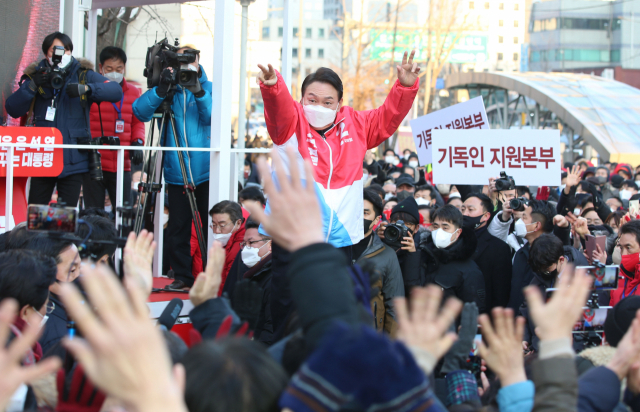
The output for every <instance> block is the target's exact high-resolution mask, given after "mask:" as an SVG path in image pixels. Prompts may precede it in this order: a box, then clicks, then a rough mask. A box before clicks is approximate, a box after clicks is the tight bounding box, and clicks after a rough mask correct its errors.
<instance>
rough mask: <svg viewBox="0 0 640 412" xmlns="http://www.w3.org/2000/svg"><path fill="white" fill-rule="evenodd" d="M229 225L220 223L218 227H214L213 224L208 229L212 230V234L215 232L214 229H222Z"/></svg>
mask: <svg viewBox="0 0 640 412" xmlns="http://www.w3.org/2000/svg"><path fill="white" fill-rule="evenodd" d="M230 224H231V223H221V224H219V225H215V224H213V223H212V224H210V225H209V227H210V228H211V230H213V231H214V232H215V231H216V229H220V230H222V229H224V228H225V227H227V226H229V225H230Z"/></svg>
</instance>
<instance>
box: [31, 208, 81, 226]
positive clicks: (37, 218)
mask: <svg viewBox="0 0 640 412" xmlns="http://www.w3.org/2000/svg"><path fill="white" fill-rule="evenodd" d="M77 227H78V209H77V208H75V207H64V204H62V203H52V204H51V206H49V205H29V206H28V208H27V230H29V231H35V232H57V233H76V229H77Z"/></svg>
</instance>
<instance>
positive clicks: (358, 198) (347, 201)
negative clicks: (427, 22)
mask: <svg viewBox="0 0 640 412" xmlns="http://www.w3.org/2000/svg"><path fill="white" fill-rule="evenodd" d="M414 54H415V51H412V52H411V55H410V56H409V58H408V59H407V53H406V52H405V54H404V56H403V59H402V64H401V65H398V66H397V71H398V81H396V83H395V84H394V85H393V87H392V88H391V91H390V92H389V95H388V96H387V99H386V100H385V102H384V104H383V105H382V106H380V107H379V108H377V109H374V110H365V111H356V110H354V109H353V108H351V107H347V106H343V104H342V103H343V102H342V94H343V86H342V80H340V77H339V76H338V75H337V74H336V73H335V72H334V71H333V70H331V69H327V68H324V67H322V68H320V69H318V71H316V72H315V73H312V74H310V75H308V76H307V77H306V79H305V80H304V82H303V83H302V88H301V89H302V90H301V91H302V100H301V101H300V102H296V101H294V100H293V99H292V98H291V94H290V93H289V90H288V89H287V85H286V84H285V82H284V80H283V79H282V76H281V75H280V74H278V73H276V71H275V70H274V69H273V67H272V66H271V65H269V67H268V68H265V67H263V66H259V67H260V69H261V72H260V73H259V76H258V80H259V83H260V90H261V92H262V98H263V100H264V112H265V120H266V123H267V130H268V131H269V135H270V137H271V139H272V140H273V143H274V146H275V148H276V149H277V150H278V151H279V152H281V154H282V156H281V157H282V159H283V160H284V161H286V159H287V157H286V156H284V151H285V150H286V148H287V147H293V148H295V149H296V150H297V151H298V153H299V155H300V158H299V160H300V162H302V160H303V159H309V160H311V163H312V164H313V170H314V179H315V184H316V189H317V190H316V191H317V192H318V198H319V201H320V205H321V208H322V212H323V219H324V233H325V241H326V242H328V243H331V244H332V245H333V246H335V247H348V246H351V245H353V244H356V243H358V242H359V241H360V240H362V238H363V237H364V225H363V219H364V217H363V210H364V206H363V200H362V190H363V181H362V162H363V160H364V155H365V153H366V151H367V150H368V149H372V148H374V147H377V146H378V145H379V144H380V143H382V142H383V141H385V140H386V139H388V138H389V137H390V136H391V135H392V134H393V133H395V132H396V130H397V129H398V127H399V126H400V124H401V123H402V121H403V120H404V118H405V117H406V115H407V113H409V110H410V109H411V106H412V105H413V100H414V99H415V96H416V94H417V93H418V86H419V81H418V73H419V72H420V68H419V67H417V63H413V56H414ZM300 170H304V169H303V168H301V169H300ZM266 211H267V213H268V212H269V204H267V208H266Z"/></svg>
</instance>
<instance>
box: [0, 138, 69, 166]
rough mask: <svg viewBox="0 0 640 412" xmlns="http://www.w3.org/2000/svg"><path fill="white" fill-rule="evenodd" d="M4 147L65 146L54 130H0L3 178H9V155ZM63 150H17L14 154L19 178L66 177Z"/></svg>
mask: <svg viewBox="0 0 640 412" xmlns="http://www.w3.org/2000/svg"><path fill="white" fill-rule="evenodd" d="M2 143H29V144H43V145H54V144H62V143H63V141H62V134H61V133H60V131H59V130H58V129H56V128H53V127H0V176H6V175H7V161H8V160H9V159H7V152H6V150H5V149H3V148H2ZM62 153H63V149H54V148H47V147H38V148H35V147H16V148H14V151H13V175H14V176H15V177H18V176H23V177H36V176H58V175H59V174H60V173H62V168H63V167H64V159H63V157H62Z"/></svg>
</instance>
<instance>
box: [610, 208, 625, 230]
mask: <svg viewBox="0 0 640 412" xmlns="http://www.w3.org/2000/svg"><path fill="white" fill-rule="evenodd" d="M626 214H627V212H625V211H624V210H616V211H615V212H611V213H610V214H609V216H607V219H606V220H605V221H604V224H605V225H609V226H611V221H614V222H615V224H616V226H617V227H618V228H619V227H620V224H621V223H622V222H623V218H624V215H626Z"/></svg>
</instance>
